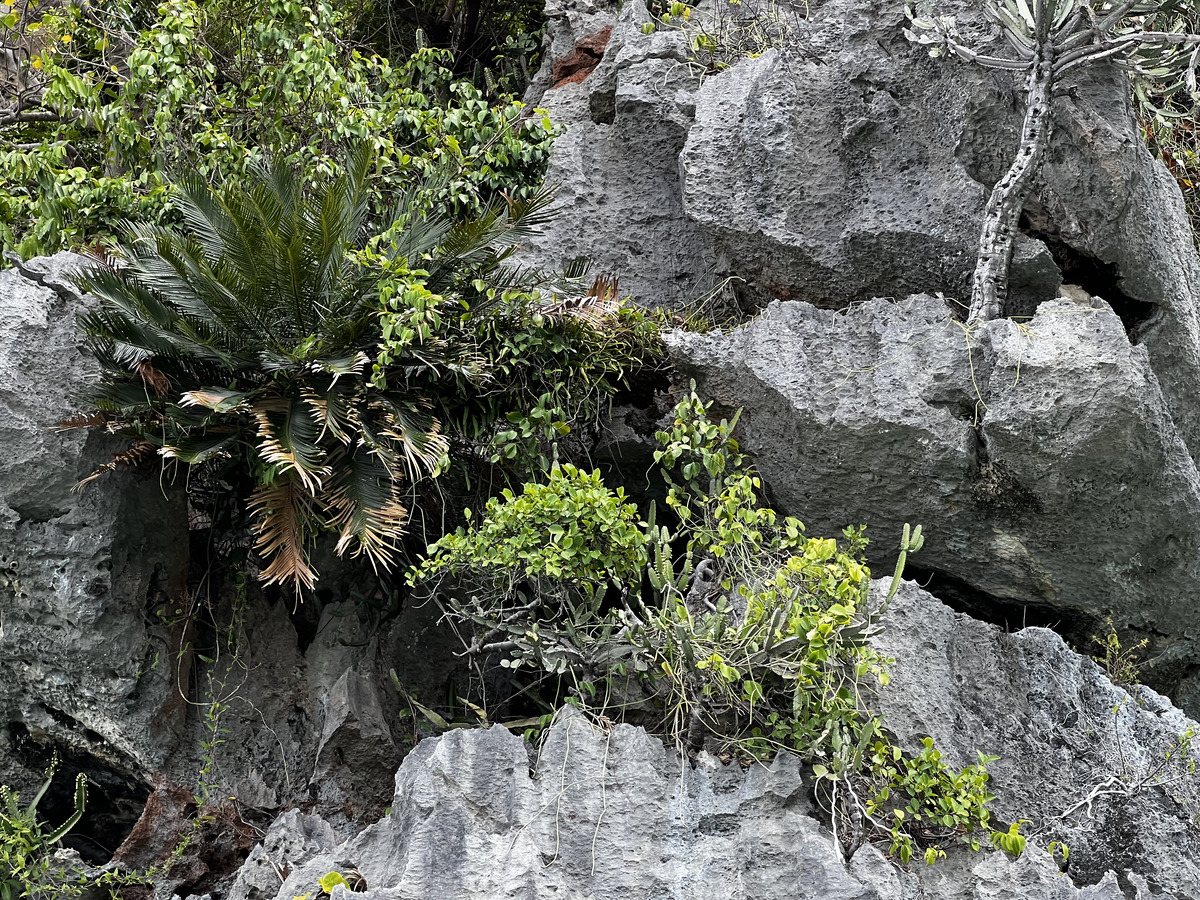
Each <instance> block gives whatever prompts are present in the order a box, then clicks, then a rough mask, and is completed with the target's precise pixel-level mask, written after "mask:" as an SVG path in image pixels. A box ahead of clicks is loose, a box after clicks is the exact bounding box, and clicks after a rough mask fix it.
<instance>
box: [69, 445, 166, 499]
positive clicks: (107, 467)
mask: <svg viewBox="0 0 1200 900" xmlns="http://www.w3.org/2000/svg"><path fill="white" fill-rule="evenodd" d="M156 449H157V448H156V447H155V446H154V445H153V444H152V443H150V442H149V441H137V442H136V443H135V444H134V445H133V446H132V447H130V448H129V449H128V450H122V451H121V452H120V453H118V454H117V455H116V456H114V457H113V458H112V459H110V460H109V461H108V462H106V463H105V464H104V465H102V466H100V468H98V469H96V471H95V472H93V473H92V474H91V475H89V476H88V477H87V478H84V479H83V480H82V481H80V482H79V483H78V484H76V485H75V490H77V491H81V490H83V489H84V487H86V486H87V485H89V484H91V483H92V482H93V481H95V480H96V479H97V478H99V477H100V476H101V475H104V474H105V473H107V472H112V471H114V470H115V469H119V468H120V467H121V466H136V465H138V464H139V463H141V462H143V461H145V460H146V459H147V458H148V457H151V456H154V455H155V451H156Z"/></svg>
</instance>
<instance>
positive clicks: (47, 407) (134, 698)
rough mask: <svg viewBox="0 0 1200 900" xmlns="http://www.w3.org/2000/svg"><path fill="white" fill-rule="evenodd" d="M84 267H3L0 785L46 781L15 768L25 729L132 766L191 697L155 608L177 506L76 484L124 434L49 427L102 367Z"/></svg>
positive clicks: (183, 560) (178, 532) (180, 570)
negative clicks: (80, 286)
mask: <svg viewBox="0 0 1200 900" xmlns="http://www.w3.org/2000/svg"><path fill="white" fill-rule="evenodd" d="M78 264H79V259H78V258H77V257H72V256H71V255H70V254H59V255H58V256H56V257H53V258H51V259H49V260H40V261H38V263H37V266H36V267H34V268H33V269H31V271H33V272H34V274H35V276H36V277H38V278H39V280H41V281H44V282H45V284H40V283H38V282H35V281H32V280H29V279H28V278H25V277H23V276H22V275H20V274H19V273H18V272H15V271H12V270H8V271H4V272H0V443H2V444H3V447H4V453H3V455H2V456H0V489H2V490H3V500H2V502H0V782H7V783H10V784H15V785H20V786H23V787H28V786H31V785H32V784H33V783H35V782H40V780H41V773H40V771H35V772H29V771H27V770H24V769H23V768H22V763H21V760H22V759H24V758H25V756H24V754H23V753H22V752H18V751H19V750H20V749H21V747H22V746H24V741H25V739H26V738H27V737H29V738H32V740H33V743H34V744H35V745H36V744H40V745H46V744H55V745H57V746H59V747H61V748H64V749H69V750H70V751H71V752H73V753H77V754H80V755H82V756H84V757H91V758H94V759H97V760H100V761H103V762H104V763H105V764H107V765H109V766H111V767H113V768H114V769H116V770H117V771H118V772H120V773H123V774H125V775H129V774H132V773H137V772H140V771H141V770H142V768H143V767H146V768H154V767H156V766H157V765H158V764H160V763H161V761H162V759H163V758H164V756H165V754H166V752H167V749H168V748H169V747H170V745H171V744H172V743H173V741H174V738H175V737H176V736H177V728H178V726H179V719H178V717H177V716H176V713H177V712H178V711H179V707H180V706H181V704H182V701H181V700H180V698H179V693H178V691H177V685H176V684H175V683H173V680H172V673H171V667H170V666H169V665H168V664H166V663H165V662H163V663H161V664H159V665H155V664H154V663H155V660H156V659H165V658H166V657H167V656H168V655H169V651H168V641H169V635H168V633H167V630H166V629H163V628H160V627H157V626H156V625H155V624H154V623H153V620H152V619H151V616H150V609H151V608H152V607H153V606H155V605H156V604H159V603H161V602H162V600H163V598H164V597H179V596H180V595H181V593H182V580H183V578H184V577H185V576H186V574H187V560H188V540H187V524H186V518H185V511H184V507H183V505H182V503H181V502H180V500H179V498H178V496H176V495H174V494H172V493H171V492H170V491H164V489H163V488H162V486H161V485H160V484H159V480H158V479H157V478H156V477H154V476H153V475H137V474H134V473H131V472H128V471H118V472H115V473H111V474H110V475H109V476H107V477H106V478H104V479H102V480H101V481H100V482H98V483H96V484H93V485H91V486H90V487H89V488H88V489H86V490H84V491H82V492H76V491H75V484H76V482H78V481H79V480H80V479H81V478H83V477H85V476H87V475H88V474H90V473H91V472H92V471H93V470H94V469H95V468H96V467H97V466H98V465H100V464H102V463H104V462H107V461H108V460H109V459H110V458H111V456H112V454H113V453H114V452H115V451H117V450H120V449H123V446H122V444H121V442H119V441H115V440H113V439H108V438H105V437H104V436H102V435H99V434H96V433H94V432H91V431H87V430H72V431H56V430H54V428H55V426H56V425H57V424H58V423H60V422H61V421H63V420H64V419H67V418H69V417H71V416H73V415H76V414H78V413H80V412H81V409H80V406H79V403H78V401H77V399H76V398H77V395H78V393H79V392H80V391H81V390H82V389H83V387H84V386H85V385H86V384H87V383H88V381H89V380H90V379H91V378H93V377H94V376H95V368H94V363H93V362H92V361H91V359H90V357H87V356H85V354H83V353H81V352H80V348H79V337H78V336H77V334H76V328H75V316H76V314H77V313H79V312H80V311H81V310H82V308H83V304H84V302H85V301H83V300H82V299H80V298H79V297H77V296H75V294H74V293H73V292H72V291H70V290H68V289H67V286H66V282H65V280H64V279H63V273H64V272H65V271H68V270H70V269H71V268H72V267H74V266H77V265H78ZM47 285H48V286H47ZM19 745H20V746H19ZM135 761H136V762H135ZM33 765H34V768H35V769H40V763H39V764H33ZM134 816H136V811H135V812H134Z"/></svg>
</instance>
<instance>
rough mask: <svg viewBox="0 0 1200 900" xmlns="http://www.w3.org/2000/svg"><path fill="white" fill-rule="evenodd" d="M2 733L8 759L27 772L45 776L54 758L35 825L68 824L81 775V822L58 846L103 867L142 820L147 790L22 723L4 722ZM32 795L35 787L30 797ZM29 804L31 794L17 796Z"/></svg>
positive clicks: (57, 714)
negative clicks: (56, 760)
mask: <svg viewBox="0 0 1200 900" xmlns="http://www.w3.org/2000/svg"><path fill="white" fill-rule="evenodd" d="M43 708H44V709H45V710H46V712H47V713H48V714H50V715H51V717H52V718H54V719H55V720H56V721H59V722H61V723H63V724H69V725H71V727H73V728H75V729H78V730H79V731H80V733H81V734H83V735H84V736H85V737H88V738H89V739H91V740H93V741H99V740H102V739H101V738H100V736H99V735H95V734H94V732H87V731H86V730H85V729H82V728H81V727H80V725H79V723H78V722H76V721H75V720H74V719H73V718H72V717H71V716H69V715H67V714H66V713H64V712H62V711H61V710H56V709H51V708H48V707H43ZM64 720H65V721H64ZM4 729H5V731H6V735H5V737H6V739H7V741H6V742H7V745H8V746H9V747H10V748H11V751H12V754H13V757H14V758H15V759H16V760H17V761H18V762H19V763H20V764H21V765H22V766H24V767H25V768H26V769H28V770H30V771H31V772H34V773H39V774H40V773H42V772H44V771H45V770H46V769H47V768H48V767H49V765H50V761H51V758H52V757H53V755H54V754H55V753H56V752H57V754H58V758H59V767H58V772H57V773H56V774H55V776H54V780H53V781H52V782H51V783H50V787H49V789H48V790H47V791H46V794H45V796H43V797H42V800H41V802H40V803H38V806H37V815H38V819H39V821H41V822H45V823H48V824H49V826H50V827H52V828H56V827H58V825H60V824H61V823H62V822H64V821H65V820H66V819H68V818H70V816H71V814H72V813H73V812H74V809H75V778H76V776H77V775H79V774H80V773H83V774H84V775H86V776H87V779H88V788H87V805H86V807H85V808H84V813H83V818H82V819H81V820H80V821H79V824H78V825H76V826H75V827H74V828H73V829H71V831H70V833H68V834H67V836H66V837H64V838H63V840H62V846H64V847H66V848H68V849H72V850H77V851H78V852H79V855H80V856H81V857H83V859H84V860H85V861H86V862H88V863H90V864H92V865H103V864H104V863H106V862H108V861H109V859H111V858H112V855H113V853H114V852H115V851H116V849H117V847H119V846H120V845H121V843H122V842H123V841H124V840H125V838H126V837H128V836H129V832H131V831H132V830H133V826H134V825H135V824H136V823H137V820H138V819H139V818H140V817H141V815H142V810H143V808H144V807H145V806H146V798H147V797H149V796H150V787H149V785H147V784H145V783H144V782H143V781H142V780H141V779H139V778H138V777H137V776H136V775H134V774H133V773H131V772H128V771H123V770H122V769H121V768H119V767H118V766H115V765H113V764H112V763H111V762H108V761H106V760H103V759H100V758H99V757H97V756H95V755H93V754H90V753H88V752H86V751H84V750H80V749H76V748H74V747H68V746H62V745H56V744H52V743H49V742H43V741H40V740H38V739H37V738H35V737H34V736H33V735H32V734H30V732H29V729H28V728H27V727H26V726H25V724H24V723H22V722H9V723H8V724H7V725H5V726H4ZM38 786H39V787H40V784H39V785H38ZM36 790H37V788H36V787H35V788H34V789H33V791H34V792H36ZM32 799H33V792H31V793H30V794H29V795H28V796H25V795H24V792H22V797H21V802H22V804H27V803H28V802H29V801H30V800H32Z"/></svg>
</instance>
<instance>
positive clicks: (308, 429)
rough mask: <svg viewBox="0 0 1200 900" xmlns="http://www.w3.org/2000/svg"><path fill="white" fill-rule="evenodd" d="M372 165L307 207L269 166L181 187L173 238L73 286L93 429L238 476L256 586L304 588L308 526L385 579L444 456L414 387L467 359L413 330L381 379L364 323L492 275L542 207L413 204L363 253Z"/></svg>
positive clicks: (154, 238)
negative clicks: (92, 374)
mask: <svg viewBox="0 0 1200 900" xmlns="http://www.w3.org/2000/svg"><path fill="white" fill-rule="evenodd" d="M371 168H372V156H371V153H370V152H369V150H368V149H366V148H363V149H360V150H359V151H358V152H356V153H355V154H353V156H352V157H350V158H349V159H348V160H347V161H346V163H345V165H344V173H343V174H342V175H340V176H339V177H337V178H334V179H333V180H331V181H328V182H327V183H326V184H325V185H324V186H323V187H322V188H320V189H319V190H316V191H311V190H307V189H306V187H305V184H306V179H305V174H304V173H302V172H299V171H296V170H295V169H293V168H292V167H289V166H284V165H276V166H273V167H269V168H264V169H262V170H261V171H259V172H258V173H257V175H256V177H255V178H253V179H252V180H251V181H250V182H249V183H248V184H246V185H244V186H242V185H234V186H229V187H226V188H224V189H222V190H219V191H217V190H214V189H212V188H211V187H210V186H209V185H207V184H205V183H204V182H203V181H201V180H199V179H196V178H183V179H181V180H180V181H179V182H178V184H177V190H176V205H177V207H178V210H179V213H180V214H181V217H182V225H180V226H179V227H159V226H153V225H137V226H130V227H129V228H128V229H127V233H126V235H125V240H124V242H123V244H122V245H121V246H119V247H118V248H116V250H115V252H114V255H113V261H112V262H109V263H104V264H96V265H93V266H91V267H89V268H88V269H86V270H85V271H84V272H83V273H81V275H80V277H79V286H80V287H81V288H83V289H85V290H87V291H90V292H91V293H93V294H94V295H96V296H97V297H98V298H99V299H100V301H101V302H100V306H99V308H98V309H96V310H95V311H94V312H91V313H89V314H87V315H86V316H84V317H83V318H82V325H83V327H84V329H85V331H86V333H87V335H88V340H89V343H90V346H91V349H92V351H93V352H94V354H95V355H96V357H97V358H98V359H99V360H100V362H101V364H102V367H103V377H102V379H101V382H100V383H99V384H98V386H97V387H96V389H95V392H94V396H93V398H92V399H93V400H94V402H95V404H96V406H97V408H98V409H99V410H101V412H102V413H103V415H104V418H105V420H106V424H107V425H108V427H109V428H110V429H112V430H118V431H121V432H123V433H126V434H129V435H131V436H133V437H134V438H136V440H137V443H135V445H134V447H133V450H132V451H131V453H132V454H133V455H134V456H136V455H137V454H139V453H141V454H145V455H148V454H149V453H150V452H151V451H156V452H157V453H158V454H160V455H161V456H162V457H165V458H168V459H174V460H179V461H181V462H183V463H187V464H189V465H191V466H199V465H204V464H211V463H213V462H214V461H216V460H218V459H220V458H223V457H229V456H234V457H240V458H241V459H242V460H244V461H245V462H247V463H248V464H249V470H250V471H251V472H253V475H254V481H255V485H254V488H253V490H252V492H251V493H250V495H249V497H248V498H247V499H248V504H249V507H250V510H251V511H252V512H253V514H254V517H255V518H254V522H255V524H254V531H255V534H256V547H257V549H258V551H259V552H260V553H261V555H262V557H263V569H262V579H263V580H264V581H265V582H266V583H285V584H290V585H292V586H294V587H295V588H297V589H300V588H311V587H312V586H313V584H314V583H315V581H316V578H317V574H316V572H315V571H314V569H313V566H312V564H311V560H310V556H309V550H310V545H311V541H312V538H313V536H314V534H315V532H316V531H317V530H320V529H323V528H328V529H332V530H334V531H335V532H336V533H337V535H338V542H337V551H338V552H339V553H343V552H345V551H347V550H349V551H351V552H352V553H353V554H355V555H357V554H365V555H366V557H367V558H368V559H369V560H370V561H371V563H372V565H375V566H380V565H382V566H384V567H388V566H390V564H391V563H392V561H393V557H394V554H395V552H396V549H397V538H398V537H399V535H400V534H401V533H402V530H403V525H404V522H405V519H406V515H407V510H406V504H405V502H404V495H405V492H406V490H407V489H408V487H409V486H410V485H411V484H412V483H413V482H415V481H417V480H419V479H421V478H423V477H425V476H427V475H429V474H431V473H434V472H435V471H436V470H437V468H438V466H439V464H440V462H441V461H442V460H443V459H444V458H445V456H446V452H447V447H448V443H447V440H446V438H445V436H444V435H443V434H442V430H441V427H440V424H439V421H438V419H437V418H436V417H435V415H434V414H433V411H432V410H433V407H432V404H431V401H430V398H429V397H428V396H427V395H426V392H425V391H423V390H422V389H421V385H422V384H425V385H428V383H429V379H430V377H431V375H430V373H432V377H434V378H436V377H441V376H442V375H444V371H443V369H444V370H445V371H452V372H454V373H456V374H458V375H461V374H463V373H464V372H466V373H467V374H470V372H471V368H472V359H471V358H470V355H469V354H466V353H459V354H458V355H457V356H456V355H455V347H454V346H453V342H446V341H438V340H437V339H436V336H435V335H431V334H427V333H426V334H425V335H424V338H425V339H424V340H422V339H421V336H420V335H418V338H417V339H416V340H413V341H411V342H409V344H407V345H406V347H407V350H406V351H405V352H403V353H396V354H393V355H392V356H390V357H388V358H387V359H386V363H387V366H386V369H384V370H381V368H380V366H379V363H378V359H379V356H378V354H379V350H380V340H381V339H380V324H379V322H380V314H381V312H382V311H383V308H384V306H385V305H386V304H389V303H390V305H391V306H390V308H392V309H394V308H395V305H396V303H397V301H396V299H395V298H396V297H397V296H401V297H403V296H406V288H405V286H407V287H408V288H412V287H413V286H419V287H420V289H419V290H417V291H415V294H417V295H419V296H420V297H424V298H429V297H431V296H435V299H437V300H438V301H439V302H440V301H441V297H440V295H437V294H436V292H438V291H445V290H446V289H447V288H448V286H449V285H451V284H452V283H456V282H463V281H464V280H465V282H466V283H473V284H476V285H480V284H481V279H484V278H489V277H497V276H498V275H499V274H500V273H502V271H503V267H502V266H500V265H499V263H500V262H501V261H502V260H503V259H504V257H505V255H506V253H507V252H508V250H506V249H505V246H506V243H509V242H511V238H512V236H513V235H514V234H515V233H517V234H519V233H520V229H521V228H523V227H525V226H527V225H528V224H529V222H530V220H531V218H532V217H534V216H536V214H537V212H538V211H539V210H540V209H541V207H542V205H543V203H544V198H538V199H537V200H535V201H531V202H528V203H524V204H520V205H517V204H509V205H507V206H505V205H503V204H501V205H499V206H496V207H493V208H491V209H489V210H487V211H486V212H485V214H484V215H483V216H482V217H480V218H478V219H475V220H473V221H470V222H466V223H454V224H452V223H451V222H450V221H449V220H447V219H445V218H441V217H438V216H436V215H423V214H421V213H420V212H419V211H417V210H418V209H419V205H417V204H416V197H417V194H416V193H413V194H412V195H410V196H408V197H406V198H404V200H403V201H402V204H401V211H402V213H403V214H402V215H400V216H399V224H398V225H394V226H393V227H392V228H391V229H390V230H389V233H388V238H389V240H388V242H387V246H388V247H389V249H388V250H387V251H386V252H378V251H377V250H373V249H366V248H367V247H368V238H369V234H370V228H369V224H370V223H369V222H368V212H367V210H368V204H367V199H368V190H369V173H370V171H371ZM378 246H380V245H379V244H378V242H377V241H376V242H373V243H372V244H371V247H372V248H376V247H378ZM398 284H400V285H401V287H397V285H398ZM407 292H408V293H414V291H411V290H408V291H407ZM427 312H428V311H427V310H425V311H424V313H427ZM423 321H428V317H427V316H426V318H425V319H423ZM110 467H111V465H110Z"/></svg>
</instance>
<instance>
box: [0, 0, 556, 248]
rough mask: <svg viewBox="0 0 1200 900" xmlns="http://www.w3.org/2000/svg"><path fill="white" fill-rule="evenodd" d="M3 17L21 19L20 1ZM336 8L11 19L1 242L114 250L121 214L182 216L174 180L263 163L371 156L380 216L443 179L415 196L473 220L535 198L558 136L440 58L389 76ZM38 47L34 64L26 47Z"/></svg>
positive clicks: (208, 5) (129, 2)
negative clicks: (357, 147) (492, 208)
mask: <svg viewBox="0 0 1200 900" xmlns="http://www.w3.org/2000/svg"><path fill="white" fill-rule="evenodd" d="M4 9H9V10H11V9H13V8H12V7H11V6H9V7H4ZM357 24H358V22H357V20H356V19H355V16H354V14H353V13H352V12H351V11H350V10H349V9H348V8H345V7H337V6H334V5H333V4H330V3H328V2H325V0H312V2H299V0H268V2H266V3H262V4H259V3H247V2H244V0H164V2H162V3H161V4H159V5H158V7H157V8H156V9H155V8H153V7H152V6H150V5H148V4H147V3H146V2H145V0H111V2H106V3H103V4H87V5H79V6H76V5H63V6H57V5H43V6H42V7H38V8H34V7H32V6H31V7H30V8H28V9H27V10H25V11H24V12H21V13H19V12H15V11H12V12H9V13H8V15H7V17H4V18H0V45H3V46H7V47H10V48H19V49H18V50H14V53H13V59H15V60H17V61H18V71H17V72H16V73H15V75H14V76H13V78H12V80H11V82H10V83H7V84H5V83H2V82H0V134H2V135H3V137H4V138H5V140H4V144H3V147H0V172H3V175H2V176H0V244H2V245H3V248H4V249H16V250H17V252H19V253H20V254H22V255H24V256H30V255H33V254H36V253H45V252H50V251H54V250H57V249H60V248H63V247H78V246H85V245H93V244H96V243H100V244H103V243H105V242H106V240H107V238H108V237H109V236H110V235H112V234H113V233H114V231H115V230H117V229H118V228H119V224H120V223H121V222H122V221H123V220H125V219H135V220H138V221H143V222H146V221H150V222H160V223H161V222H162V221H164V220H166V219H169V218H170V217H171V215H172V207H171V205H170V187H169V179H168V175H169V173H183V172H188V173H194V174H196V175H198V176H200V177H202V178H205V179H206V180H209V181H211V182H216V183H221V182H224V181H225V180H227V179H233V180H236V179H239V178H242V177H245V176H246V175H247V174H249V173H250V172H251V171H253V169H254V168H255V166H258V165H261V164H262V163H263V162H264V161H265V160H266V159H268V158H269V157H270V158H276V159H281V160H283V161H286V162H288V163H289V164H293V165H299V166H301V167H303V168H304V169H305V171H306V172H308V173H309V175H310V177H311V179H312V181H313V183H314V184H316V183H317V182H319V181H322V180H326V179H328V178H331V177H333V175H334V174H335V169H336V168H337V161H338V160H339V159H340V158H341V157H342V156H343V155H344V152H345V150H346V148H347V146H349V145H352V144H355V143H358V142H364V141H365V142H368V143H370V144H371V145H372V146H373V148H374V149H375V151H376V157H375V167H376V180H375V190H374V193H373V195H372V197H371V203H372V205H373V207H374V208H375V209H376V211H382V210H383V209H386V208H388V207H389V206H390V205H391V203H392V202H393V201H394V199H395V198H396V197H397V196H399V195H400V194H402V193H403V192H404V191H405V190H406V189H407V188H408V186H409V185H410V184H412V182H413V181H414V179H418V178H420V177H421V176H429V175H431V174H434V173H436V174H437V175H438V176H439V178H438V179H437V180H436V184H437V188H436V189H431V190H430V191H428V192H427V195H426V196H424V197H423V198H422V199H423V201H424V202H425V203H426V204H434V205H438V206H440V207H444V208H446V209H448V210H451V211H453V212H456V213H470V214H478V213H480V212H481V211H482V209H483V208H484V207H485V206H486V205H487V204H488V203H490V202H491V201H492V200H493V199H494V198H496V197H497V196H498V194H499V192H501V191H504V192H507V193H508V194H509V195H510V196H514V197H518V196H528V195H529V193H530V192H531V191H532V190H533V185H534V184H536V183H537V181H538V180H539V179H540V177H541V174H542V171H543V170H544V166H545V161H546V158H547V154H548V152H549V146H550V142H551V140H552V139H553V136H554V133H555V132H554V129H553V128H552V126H551V125H550V123H549V121H548V120H546V119H545V118H544V117H543V116H541V115H540V114H534V115H530V114H529V111H527V110H525V109H524V108H523V107H522V106H521V105H520V104H519V103H514V102H511V101H507V100H501V102H499V103H496V104H492V103H489V101H488V100H487V99H486V98H485V96H484V94H483V92H482V91H481V90H480V89H479V88H477V87H476V86H475V85H473V84H472V83H470V82H469V81H463V80H456V79H455V77H454V76H453V74H452V72H451V70H450V69H449V68H448V65H449V63H450V62H451V60H450V58H449V56H448V54H447V52H446V51H441V50H435V49H432V48H428V47H423V48H418V49H416V50H415V52H413V53H412V54H411V55H410V56H405V57H403V58H402V59H400V60H398V61H397V62H395V63H392V62H390V61H389V60H388V59H387V58H385V57H383V56H380V55H378V54H376V53H375V52H373V51H372V50H371V49H370V48H369V47H367V46H366V45H363V44H361V43H360V42H357V41H356V40H354V37H353V33H354V31H355V28H356V26H357ZM26 51H28V52H26Z"/></svg>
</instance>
